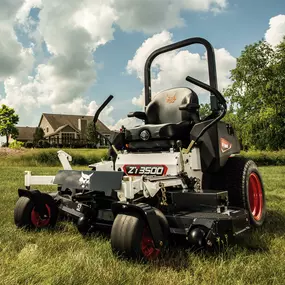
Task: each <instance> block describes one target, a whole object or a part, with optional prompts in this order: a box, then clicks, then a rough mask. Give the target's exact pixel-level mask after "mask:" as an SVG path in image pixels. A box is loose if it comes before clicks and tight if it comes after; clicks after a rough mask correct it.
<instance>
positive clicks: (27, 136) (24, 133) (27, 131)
mask: <svg viewBox="0 0 285 285" xmlns="http://www.w3.org/2000/svg"><path fill="white" fill-rule="evenodd" d="M17 130H18V132H19V135H18V136H17V141H21V142H28V141H33V140H34V133H35V131H36V127H17ZM12 141H13V139H12V138H11V137H9V143H10V142H12Z"/></svg>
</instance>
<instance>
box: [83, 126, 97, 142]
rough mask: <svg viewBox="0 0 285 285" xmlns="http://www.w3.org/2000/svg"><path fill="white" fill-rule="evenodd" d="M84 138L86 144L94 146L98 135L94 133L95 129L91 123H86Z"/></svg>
mask: <svg viewBox="0 0 285 285" xmlns="http://www.w3.org/2000/svg"><path fill="white" fill-rule="evenodd" d="M86 138H87V140H88V142H90V143H92V144H96V143H97V141H98V134H97V132H96V128H95V126H94V124H93V122H90V123H88V125H87V130H86Z"/></svg>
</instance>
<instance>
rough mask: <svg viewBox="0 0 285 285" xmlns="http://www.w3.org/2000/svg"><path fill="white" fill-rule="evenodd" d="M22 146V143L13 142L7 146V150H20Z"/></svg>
mask: <svg viewBox="0 0 285 285" xmlns="http://www.w3.org/2000/svg"><path fill="white" fill-rule="evenodd" d="M23 146H24V143H23V142H18V141H16V140H14V141H13V142H11V143H10V144H9V148H13V149H20V148H22V147H23Z"/></svg>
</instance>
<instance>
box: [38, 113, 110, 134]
mask: <svg viewBox="0 0 285 285" xmlns="http://www.w3.org/2000/svg"><path fill="white" fill-rule="evenodd" d="M43 117H45V118H46V119H47V121H48V122H49V123H50V125H51V127H52V128H53V129H54V130H57V129H58V128H60V127H62V126H66V125H69V126H70V127H72V128H73V129H75V130H76V131H79V130H78V119H83V120H84V119H85V120H87V122H88V123H89V122H91V121H93V116H84V115H66V114H47V113H43V114H42V117H41V120H40V123H41V121H42V118H43ZM96 126H97V127H98V131H99V132H103V133H111V132H112V131H111V130H110V129H109V128H108V127H107V126H105V125H104V124H103V123H102V122H101V121H99V120H98V122H97V124H96Z"/></svg>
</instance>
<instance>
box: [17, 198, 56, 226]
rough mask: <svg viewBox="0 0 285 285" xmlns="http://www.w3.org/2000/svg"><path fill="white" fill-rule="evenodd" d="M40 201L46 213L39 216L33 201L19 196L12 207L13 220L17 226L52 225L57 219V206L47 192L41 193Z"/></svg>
mask: <svg viewBox="0 0 285 285" xmlns="http://www.w3.org/2000/svg"><path fill="white" fill-rule="evenodd" d="M41 199H42V202H43V203H44V204H45V207H46V210H47V213H48V214H47V215H46V216H45V217H44V218H41V217H40V214H39V213H38V212H37V210H36V207H35V204H34V202H33V201H32V200H31V199H30V198H28V197H24V196H22V197H20V198H19V200H18V201H17V203H16V206H15V209H14V222H15V225H16V226H17V227H18V228H29V229H32V228H46V227H54V226H55V224H56V221H57V216H58V208H57V206H56V204H55V202H54V200H53V198H52V197H50V196H49V195H48V194H45V193H43V194H42V196H41Z"/></svg>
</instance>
